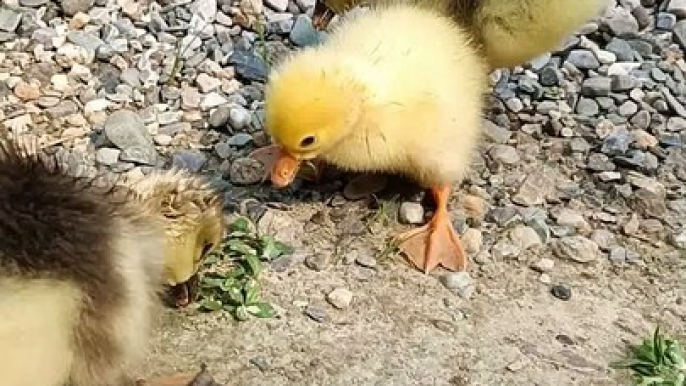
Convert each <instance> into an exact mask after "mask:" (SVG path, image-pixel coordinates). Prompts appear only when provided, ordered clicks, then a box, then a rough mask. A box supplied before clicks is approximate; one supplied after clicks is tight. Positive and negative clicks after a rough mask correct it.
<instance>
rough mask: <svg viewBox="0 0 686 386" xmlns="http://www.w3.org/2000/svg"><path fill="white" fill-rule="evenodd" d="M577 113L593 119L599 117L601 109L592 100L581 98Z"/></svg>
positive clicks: (577, 105)
mask: <svg viewBox="0 0 686 386" xmlns="http://www.w3.org/2000/svg"><path fill="white" fill-rule="evenodd" d="M576 112H577V113H578V114H581V115H583V116H586V117H592V116H595V115H598V113H599V112H600V108H599V107H598V103H596V101H595V100H593V99H591V98H579V102H577V104H576Z"/></svg>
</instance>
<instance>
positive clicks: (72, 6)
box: [59, 0, 95, 16]
mask: <svg viewBox="0 0 686 386" xmlns="http://www.w3.org/2000/svg"><path fill="white" fill-rule="evenodd" d="M59 2H60V5H61V6H62V12H64V14H65V15H67V16H74V15H76V14H77V13H79V12H84V13H88V10H89V9H90V8H91V7H92V6H93V4H94V3H95V0H59Z"/></svg>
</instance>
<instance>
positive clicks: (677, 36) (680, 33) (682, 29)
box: [672, 20, 686, 49]
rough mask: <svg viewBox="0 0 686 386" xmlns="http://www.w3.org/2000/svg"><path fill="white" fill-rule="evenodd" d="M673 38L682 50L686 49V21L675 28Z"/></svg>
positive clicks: (677, 24) (680, 22)
mask: <svg viewBox="0 0 686 386" xmlns="http://www.w3.org/2000/svg"><path fill="white" fill-rule="evenodd" d="M672 32H673V36H674V41H675V42H677V43H678V44H679V45H680V46H681V49H686V20H681V21H679V22H678V23H676V25H675V26H674V30H673V31H672Z"/></svg>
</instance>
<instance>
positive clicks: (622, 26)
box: [603, 7, 639, 36]
mask: <svg viewBox="0 0 686 386" xmlns="http://www.w3.org/2000/svg"><path fill="white" fill-rule="evenodd" d="M603 21H604V22H605V25H606V26H607V27H608V28H609V29H610V31H611V32H612V34H613V35H615V36H623V35H631V34H636V33H638V30H639V26H638V21H636V18H634V16H633V15H632V14H631V12H629V11H628V10H627V9H626V8H623V7H611V8H610V9H609V10H608V11H607V12H606V17H605V18H604V20H603Z"/></svg>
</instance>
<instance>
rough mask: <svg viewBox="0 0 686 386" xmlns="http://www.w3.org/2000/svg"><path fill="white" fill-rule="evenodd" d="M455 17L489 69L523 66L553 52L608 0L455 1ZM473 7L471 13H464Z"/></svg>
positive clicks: (594, 15)
mask: <svg viewBox="0 0 686 386" xmlns="http://www.w3.org/2000/svg"><path fill="white" fill-rule="evenodd" d="M455 1H456V3H463V4H462V6H461V8H462V10H461V11H460V12H458V14H459V13H462V15H458V18H460V16H462V17H464V16H465V15H466V14H468V15H470V16H471V18H470V19H471V20H468V21H467V22H468V23H469V24H471V26H472V28H470V29H471V30H472V32H473V33H474V34H475V35H476V38H477V40H478V41H479V42H480V43H481V45H482V49H483V52H484V54H485V56H486V58H487V60H488V62H489V64H490V66H491V69H496V68H507V67H514V66H517V65H522V64H524V63H525V62H527V61H529V60H531V59H534V58H536V57H537V56H539V55H542V54H543V53H545V52H547V51H550V50H553V49H554V48H555V47H556V46H557V45H558V44H561V43H562V40H563V39H564V38H565V37H566V36H567V35H570V34H572V33H573V32H574V31H575V30H577V29H578V28H580V27H581V26H582V25H583V24H584V23H586V22H587V21H589V20H591V19H593V18H594V17H596V16H598V15H599V14H600V11H601V10H602V9H604V8H605V6H606V5H607V4H608V0H481V1H478V0H477V1H475V0H455ZM468 8H472V10H473V13H471V12H466V13H464V12H465V10H466V9H468Z"/></svg>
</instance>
